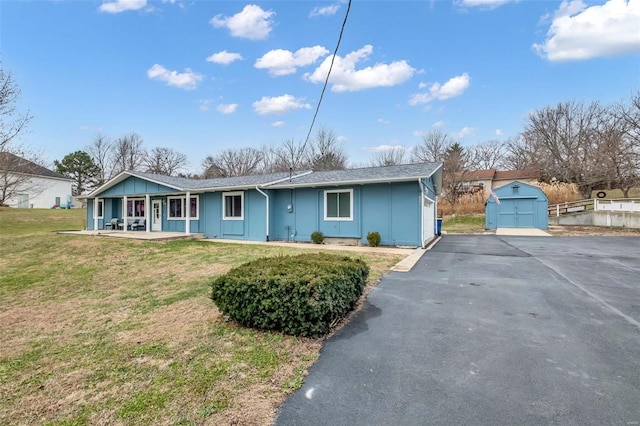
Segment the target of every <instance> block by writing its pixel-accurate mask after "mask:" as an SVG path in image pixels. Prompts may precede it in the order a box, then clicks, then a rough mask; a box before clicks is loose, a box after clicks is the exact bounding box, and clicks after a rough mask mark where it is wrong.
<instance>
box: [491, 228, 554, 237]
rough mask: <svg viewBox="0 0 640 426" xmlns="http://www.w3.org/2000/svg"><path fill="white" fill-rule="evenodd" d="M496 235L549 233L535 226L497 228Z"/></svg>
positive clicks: (543, 235)
mask: <svg viewBox="0 0 640 426" xmlns="http://www.w3.org/2000/svg"><path fill="white" fill-rule="evenodd" d="M496 235H502V236H506V235H510V236H520V237H550V236H551V234H549V233H548V232H545V231H543V230H542V229H536V228H498V229H496Z"/></svg>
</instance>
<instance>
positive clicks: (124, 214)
mask: <svg viewBox="0 0 640 426" xmlns="http://www.w3.org/2000/svg"><path fill="white" fill-rule="evenodd" d="M122 200H123V201H122V229H123V230H124V232H127V196H126V195H125V196H124V197H122Z"/></svg>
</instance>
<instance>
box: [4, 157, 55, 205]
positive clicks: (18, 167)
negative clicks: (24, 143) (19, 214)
mask: <svg viewBox="0 0 640 426" xmlns="http://www.w3.org/2000/svg"><path fill="white" fill-rule="evenodd" d="M5 149H7V150H5V151H1V152H0V206H2V205H5V204H9V203H13V204H16V205H18V204H19V203H20V200H19V198H20V196H21V195H23V194H24V195H27V196H28V197H34V196H37V195H39V194H40V193H42V192H43V191H44V190H45V188H44V186H43V184H42V183H41V181H40V180H38V179H35V178H34V177H35V176H38V175H41V174H43V172H44V173H46V172H47V171H48V170H46V169H45V168H44V166H43V165H42V164H43V161H42V158H41V157H40V155H39V154H36V153H34V152H31V151H28V150H27V151H21V150H19V149H17V148H16V147H15V146H13V144H12V145H11V146H6V147H5ZM23 207H26V206H23Z"/></svg>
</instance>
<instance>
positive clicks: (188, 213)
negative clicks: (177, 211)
mask: <svg viewBox="0 0 640 426" xmlns="http://www.w3.org/2000/svg"><path fill="white" fill-rule="evenodd" d="M185 208H186V209H187V211H186V212H185V215H184V217H185V224H184V233H185V234H187V235H189V234H191V229H190V228H191V193H190V192H187V199H186V200H185Z"/></svg>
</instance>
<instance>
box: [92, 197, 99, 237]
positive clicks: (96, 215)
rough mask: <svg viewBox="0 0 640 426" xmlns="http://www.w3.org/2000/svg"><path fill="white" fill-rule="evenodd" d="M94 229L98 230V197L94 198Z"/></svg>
mask: <svg viewBox="0 0 640 426" xmlns="http://www.w3.org/2000/svg"><path fill="white" fill-rule="evenodd" d="M93 230H94V231H97V230H98V199H97V198H94V199H93Z"/></svg>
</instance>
